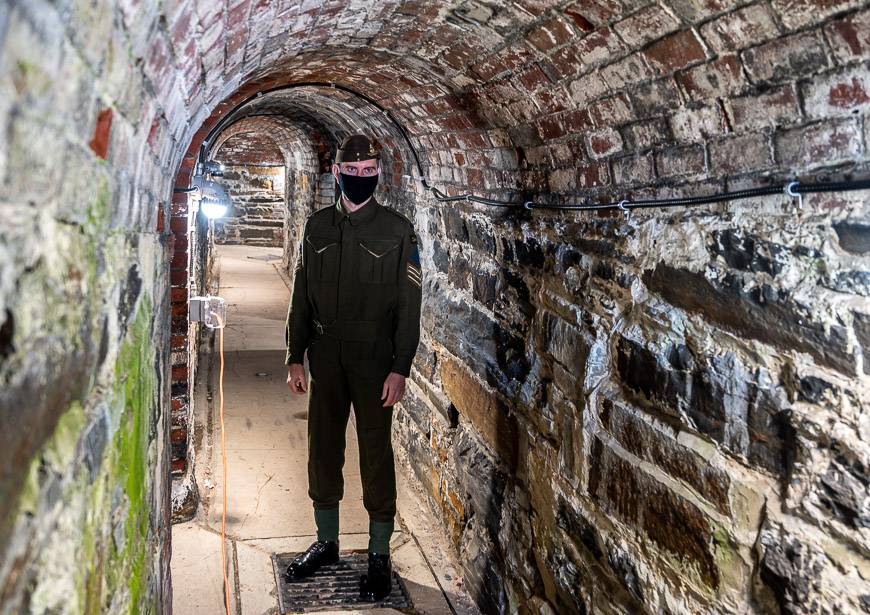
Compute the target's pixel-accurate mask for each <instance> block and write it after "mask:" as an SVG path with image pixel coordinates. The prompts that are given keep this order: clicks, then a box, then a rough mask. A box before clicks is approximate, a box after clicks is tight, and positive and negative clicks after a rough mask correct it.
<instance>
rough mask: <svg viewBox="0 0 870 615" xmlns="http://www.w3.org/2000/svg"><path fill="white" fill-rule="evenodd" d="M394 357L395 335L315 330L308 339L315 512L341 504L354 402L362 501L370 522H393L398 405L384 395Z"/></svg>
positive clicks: (310, 469)
mask: <svg viewBox="0 0 870 615" xmlns="http://www.w3.org/2000/svg"><path fill="white" fill-rule="evenodd" d="M392 361H393V343H392V340H391V339H390V338H381V339H375V340H373V341H366V342H358V341H348V340H341V339H336V338H334V337H330V336H329V335H328V334H315V335H314V338H313V339H312V340H311V341H310V343H309V346H308V368H309V398H308V495H309V496H310V498H311V500H312V502H313V504H314V509H315V517H317V515H318V512H320V513H321V516H322V513H325V512H326V511H330V510H331V509H337V508H338V505H339V502H340V501H341V499H342V497H343V496H344V477H343V476H342V468H343V467H344V460H345V431H346V429H347V421H348V418H349V416H350V408H351V405H353V409H354V416H355V417H356V427H357V438H358V441H359V465H360V475H361V478H362V489H363V504H364V506H365V509H366V511H368V514H369V520H370V524H371V522H376V523H380V524H381V525H383V524H384V523H385V522H389V523H390V524H391V523H392V522H393V519H394V517H395V515H396V475H395V465H394V458H393V447H392V442H391V439H390V431H391V424H392V417H393V406H387V407H384V405H383V404H384V400H383V399H381V393H382V391H383V387H384V380H385V379H386V377H387V375H388V374H389V372H390V367H391V365H392ZM370 527H371V525H370Z"/></svg>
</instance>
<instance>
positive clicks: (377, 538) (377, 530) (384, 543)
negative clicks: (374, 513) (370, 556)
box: [369, 519, 394, 555]
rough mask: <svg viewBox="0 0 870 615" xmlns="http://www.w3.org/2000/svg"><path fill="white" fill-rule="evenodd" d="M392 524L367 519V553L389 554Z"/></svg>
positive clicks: (391, 522) (390, 522) (391, 521)
mask: <svg viewBox="0 0 870 615" xmlns="http://www.w3.org/2000/svg"><path fill="white" fill-rule="evenodd" d="M393 528H394V522H393V520H390V521H373V520H371V519H369V551H371V552H372V553H384V554H387V555H389V553H390V536H391V535H392V534H393Z"/></svg>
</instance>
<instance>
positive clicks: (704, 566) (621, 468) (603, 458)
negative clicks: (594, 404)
mask: <svg viewBox="0 0 870 615" xmlns="http://www.w3.org/2000/svg"><path fill="white" fill-rule="evenodd" d="M587 491H588V493H589V495H590V497H592V499H593V500H594V501H595V502H597V503H599V504H600V505H601V506H602V507H603V508H604V510H605V511H607V512H608V513H610V514H611V515H613V516H614V517H615V518H616V519H617V520H618V521H620V522H621V523H624V524H626V525H627V526H629V527H630V528H633V529H636V530H640V531H642V532H643V533H644V535H645V536H646V537H647V538H648V539H649V540H650V542H652V543H653V544H654V545H656V546H657V547H658V548H660V549H663V550H664V551H667V552H668V553H670V554H672V555H673V556H674V557H676V558H677V560H678V561H680V562H681V564H682V565H683V566H685V567H686V569H689V568H691V569H693V570H694V573H695V575H697V577H698V578H699V579H700V581H701V582H702V583H703V584H705V585H707V586H709V587H711V588H714V589H715V588H717V587H718V586H719V577H720V572H719V569H718V567H717V565H716V561H715V558H714V556H713V552H712V544H713V536H712V532H713V529H712V527H711V525H710V521H709V520H708V519H707V518H706V517H705V516H704V514H703V513H702V512H701V511H700V510H699V509H698V508H697V507H696V506H695V505H694V504H692V503H691V502H689V501H688V500H685V499H683V498H682V497H680V496H679V495H677V494H676V493H674V492H673V491H671V490H669V489H668V488H667V487H665V486H664V485H662V484H661V483H659V482H658V481H656V480H654V479H652V478H651V477H649V476H648V475H647V474H645V473H644V472H643V470H641V469H639V468H638V467H635V466H632V465H631V464H629V463H628V462H627V461H626V460H624V459H623V458H622V457H620V456H619V455H617V454H616V453H614V452H613V451H612V450H611V449H610V448H609V447H608V446H607V445H606V444H604V443H603V442H602V441H601V440H600V439H598V438H595V439H594V440H593V443H592V452H591V459H590V473H589V484H588V488H587ZM674 528H680V531H678V532H677V531H674Z"/></svg>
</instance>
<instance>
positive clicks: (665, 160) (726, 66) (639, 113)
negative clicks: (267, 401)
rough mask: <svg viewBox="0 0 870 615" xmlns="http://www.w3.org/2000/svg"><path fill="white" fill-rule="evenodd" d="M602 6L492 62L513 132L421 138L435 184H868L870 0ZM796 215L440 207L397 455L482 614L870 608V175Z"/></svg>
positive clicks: (689, 191) (551, 187) (487, 97)
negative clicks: (865, 188) (628, 8)
mask: <svg viewBox="0 0 870 615" xmlns="http://www.w3.org/2000/svg"><path fill="white" fill-rule="evenodd" d="M582 4H583V3H578V4H576V5H572V7H571V8H570V9H566V10H564V11H562V12H561V13H560V14H556V15H553V16H552V18H551V19H549V20H546V21H545V22H544V23H542V24H540V26H539V27H537V28H534V29H532V30H531V31H530V32H528V33H527V35H526V40H527V41H528V42H529V43H530V44H531V46H532V47H534V48H536V49H537V50H538V52H534V55H532V57H534V58H536V60H534V61H533V60H530V59H529V57H528V56H529V54H532V53H533V52H529V51H528V49H527V48H525V47H524V48H523V51H522V54H521V53H520V51H518V50H516V49H514V48H513V47H511V46H510V45H509V46H507V47H506V48H505V49H504V50H503V51H502V52H501V53H497V54H495V56H496V57H494V58H491V59H488V60H483V61H481V62H480V63H479V64H478V65H477V66H479V67H481V70H482V69H483V68H485V69H486V74H487V76H488V77H489V78H491V79H492V86H491V87H489V88H487V86H485V85H476V86H474V87H472V88H470V94H471V95H477V96H478V100H479V101H481V102H480V106H479V107H478V111H479V112H480V113H481V114H485V116H486V118H487V120H488V121H490V122H491V123H492V125H493V126H495V127H497V128H501V129H503V132H502V131H499V130H492V131H490V132H489V133H488V135H487V136H488V138H489V139H491V141H490V142H491V143H492V145H493V146H494V147H487V146H486V145H480V146H473V145H471V143H470V139H471V137H470V136H469V137H468V138H469V142H467V141H466V140H465V139H464V138H463V136H462V133H460V135H459V136H457V135H456V132H455V131H454V130H445V131H443V132H441V133H439V134H435V135H432V134H428V135H426V136H425V137H421V138H420V140H421V142H422V143H424V144H427V145H431V146H432V147H431V149H429V151H428V157H429V161H430V163H431V164H432V166H431V167H430V169H429V175H430V177H432V178H438V179H441V180H443V182H444V183H450V182H451V181H452V182H453V183H454V185H455V192H462V191H464V190H473V191H475V192H477V193H479V194H484V195H493V196H496V195H498V194H499V190H498V188H500V187H502V186H504V185H506V184H507V185H509V184H510V180H507V179H505V178H506V177H507V176H512V177H513V178H516V179H515V181H516V182H517V183H516V184H515V185H516V186H517V187H518V188H519V189H520V190H522V191H524V192H522V193H521V194H525V195H538V198H537V200H539V201H544V202H546V201H547V200H548V199H549V201H550V202H552V203H557V204H558V203H572V202H577V201H578V197H577V196H575V195H576V191H581V192H580V196H581V197H582V198H584V199H593V200H594V199H596V198H599V199H602V200H618V199H620V198H623V197H628V198H643V197H656V196H659V197H664V196H671V195H696V194H707V193H713V192H717V191H722V190H725V189H739V188H743V187H749V186H757V185H770V184H773V185H777V184H778V185H784V184H785V182H786V181H788V180H790V179H792V178H799V179H804V178H806V179H810V178H822V179H825V178H840V177H845V178H848V177H854V176H856V175H857V176H866V175H867V172H868V164H867V160H868V157H870V156H868V154H870V149H868V147H870V142H868V135H870V132H868V119H867V118H868V109H870V96H868V92H870V77H868V70H867V63H866V57H867V50H868V43H870V41H868V39H867V38H866V35H865V34H864V33H863V31H864V28H863V25H866V24H868V23H870V17H868V16H870V13H868V12H866V11H865V12H858V13H853V14H846V15H843V16H836V17H833V18H831V17H829V15H831V14H832V13H835V12H836V11H837V10H842V9H846V8H848V6H847V3H844V2H840V3H826V4H825V7H824V8H822V7H818V6H816V7H810V6H809V5H810V4H811V3H791V4H793V5H795V6H791V5H788V6H786V4H787V3H776V2H774V3H772V5H771V4H767V3H740V4H741V5H746V6H734V7H732V6H730V3H719V2H715V3H714V2H705V3H684V2H672V3H669V6H667V7H665V6H663V5H659V4H652V5H649V6H647V7H646V8H643V9H641V10H639V11H637V12H636V13H634V14H632V15H631V16H629V17H617V18H614V14H613V13H612V12H609V10H608V11H605V9H604V8H603V6H604V4H605V3H591V4H590V6H588V7H583V6H582ZM734 4H735V5H736V4H737V3H734ZM856 4H858V3H851V5H856ZM592 5H595V6H594V7H593V6H592ZM604 13H606V16H605V15H604ZM602 24H604V25H602ZM862 24H863V25H862ZM582 32H589V33H588V34H586V35H585V36H584V35H583V34H582ZM859 32H860V34H859ZM578 47H582V48H583V49H584V52H583V55H580V52H579V51H578ZM523 54H525V55H523ZM578 58H582V59H583V61H582V62H581V63H580V65H581V66H582V68H581V74H580V75H579V77H578V75H576V74H574V75H573V77H571V78H569V79H566V78H565V77H564V75H567V74H568V73H569V72H576V70H577V68H576V67H577V63H578ZM533 62H534V63H533ZM530 66H531V67H530ZM478 72H479V73H480V71H478ZM554 81H555V83H556V84H563V87H564V88H565V89H564V93H563V95H562V96H552V95H551V92H552V91H553V90H554V89H555V87H557V86H554ZM566 95H567V96H570V99H571V100H573V101H578V102H579V103H580V104H579V105H578V108H576V109H573V110H571V109H565V107H566V106H567V103H566V102H565V100H566V98H565V96H566ZM541 101H549V103H548V104H550V105H551V107H550V108H551V109H552V110H553V111H555V113H552V114H549V113H548V114H545V113H544V112H543V111H542V110H541V105H542V104H543V103H542V102H541ZM434 106H435V105H434V104H433V107H434ZM449 113H450V111H449V110H446V108H445V118H449V117H450V115H449ZM445 123H446V119H445ZM496 137H497V138H496ZM502 140H503V142H504V143H506V144H507V143H510V145H511V147H498V145H499V142H501V141H502ZM457 141H458V145H457ZM457 174H459V177H460V181H456V177H457ZM441 185H443V184H439V186H441ZM490 187H492V189H491V190H488V188H490ZM542 193H544V194H545V195H546V196H545V197H542V196H540V195H541V194H542ZM798 205H799V204H798V203H797V202H796V201H795V202H793V201H792V200H791V199H788V198H785V197H769V198H758V199H750V200H744V201H740V202H734V203H730V204H720V205H714V206H705V207H700V208H697V209H677V210H670V211H668V210H652V211H643V210H638V211H635V212H634V213H632V214H631V216H630V218H629V219H627V220H624V219H623V218H622V216H621V215H614V214H608V213H606V212H604V213H601V214H594V213H591V214H558V213H554V212H550V211H540V212H533V213H526V212H521V213H513V212H504V210H500V209H495V208H487V207H485V206H478V205H474V204H466V203H462V202H460V203H458V204H433V203H431V201H427V200H425V199H421V201H420V202H418V205H417V207H418V209H417V217H416V219H417V222H418V225H419V226H420V228H421V230H422V232H423V237H422V239H421V244H422V245H423V246H424V248H425V252H426V254H425V257H424V262H423V270H424V279H425V285H424V297H425V304H424V329H425V332H426V335H425V336H424V344H423V346H422V348H421V352H420V354H419V355H418V358H417V361H416V362H415V372H414V374H413V381H412V384H411V385H410V386H409V393H410V398H409V399H408V400H407V401H406V402H405V403H404V404H403V408H404V410H405V412H403V413H400V418H399V421H400V422H401V424H402V427H401V430H400V433H401V438H402V447H400V448H401V449H403V450H404V451H406V453H405V455H404V463H406V464H408V465H409V466H410V467H411V468H412V469H413V470H414V472H415V474H416V476H417V478H418V479H419V480H420V481H421V482H422V483H423V484H424V485H425V486H426V489H427V490H428V492H429V493H430V494H431V500H432V505H433V507H434V508H435V510H437V511H439V512H440V513H441V514H442V515H443V519H444V523H445V529H446V530H447V531H448V533H449V534H450V536H452V537H453V539H454V543H455V545H456V548H457V552H458V553H459V554H460V556H461V557H462V559H463V561H464V563H465V571H466V573H467V575H468V578H467V579H466V580H465V581H466V585H467V586H468V587H470V588H471V589H472V591H473V592H474V593H475V594H476V596H477V597H478V599H479V602H480V604H481V606H482V607H483V608H484V610H486V611H487V612H493V613H495V612H510V611H513V610H515V609H521V610H523V609H528V610H531V611H532V612H552V611H555V612H581V613H582V612H590V613H591V612H631V613H636V612H649V613H677V612H679V613H701V612H717V613H734V612H783V613H794V612H806V613H833V612H849V613H857V612H863V611H865V610H866V609H867V608H868V607H870V560H868V555H870V533H868V527H870V526H868V522H870V517H868V511H870V496H868V493H870V491H868V485H870V477H868V462H870V448H868V445H867V442H868V441H870V440H868V435H870V432H868V426H870V423H868V421H867V416H868V414H867V412H868V407H867V403H868V395H867V393H868V379H867V374H868V373H870V367H868V364H867V361H866V357H867V355H866V352H867V350H866V349H867V347H868V343H870V338H868V336H867V325H866V323H867V322H868V314H870V302H868V299H867V297H868V292H870V291H868V287H867V281H868V279H870V278H868V273H867V271H868V269H870V267H868V265H870V256H868V248H870V246H868V239H867V238H868V236H870V217H868V211H870V210H868V207H867V192H862V193H854V194H845V193H844V194H833V195H818V196H812V197H805V198H804V199H803V203H802V205H803V207H802V208H799V207H798ZM433 409H434V411H433ZM421 459H427V462H426V463H420V460H421Z"/></svg>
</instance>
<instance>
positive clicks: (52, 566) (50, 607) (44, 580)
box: [0, 2, 181, 614]
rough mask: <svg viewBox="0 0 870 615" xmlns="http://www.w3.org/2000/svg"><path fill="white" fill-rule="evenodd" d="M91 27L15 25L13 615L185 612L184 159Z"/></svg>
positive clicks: (2, 76)
mask: <svg viewBox="0 0 870 615" xmlns="http://www.w3.org/2000/svg"><path fill="white" fill-rule="evenodd" d="M91 17H92V18H93V21H89V22H88V23H89V25H90V27H91V28H94V29H95V31H94V32H93V36H92V37H90V38H89V37H87V36H85V30H84V28H85V26H84V24H83V23H81V22H80V21H79V20H80V18H81V15H80V14H79V13H76V14H75V15H65V16H63V17H62V16H61V15H60V13H59V11H58V10H57V8H56V7H55V6H50V5H48V4H44V3H40V2H32V3H31V2H27V3H14V4H13V5H12V6H10V5H9V4H8V3H7V4H4V6H3V7H2V8H0V125H2V126H3V129H2V131H0V135H2V136H0V211H2V212H3V223H2V224H0V520H2V521H0V612H2V613H4V614H5V613H84V612H88V613H98V612H111V613H160V612H168V611H169V600H170V596H171V590H170V579H169V555H170V553H169V548H170V525H169V488H168V484H169V458H170V438H169V434H170V426H169V395H170V391H169V383H170V361H169V329H168V305H169V285H170V280H169V271H168V263H169V261H170V259H171V258H172V247H171V245H170V243H169V241H168V239H169V235H168V228H167V227H166V225H165V223H164V221H165V220H166V219H167V215H166V214H167V213H168V208H167V206H168V199H167V195H168V194H169V193H170V179H171V173H170V171H169V169H171V168H172V167H173V166H175V165H177V163H178V162H179V160H180V157H181V152H175V154H174V156H173V155H171V153H170V152H169V151H167V150H162V149H161V146H160V143H159V142H158V141H153V140H152V141H149V138H148V137H149V133H150V130H151V122H152V119H155V121H156V117H157V115H156V114H155V112H154V107H153V104H152V103H151V101H150V100H148V99H147V96H146V94H145V92H144V91H143V90H142V89H141V88H139V89H137V88H136V87H131V86H130V85H129V84H127V83H126V79H125V78H124V75H125V72H124V71H125V64H124V63H123V62H120V63H119V61H118V58H119V57H123V58H126V57H127V47H126V40H125V39H124V38H122V37H120V36H119V37H116V38H112V39H108V38H107V36H106V34H107V33H108V31H109V28H108V27H106V29H104V30H101V29H100V28H101V26H107V25H108V24H110V23H111V21H110V20H111V18H112V13H111V11H109V10H108V9H102V10H97V11H96V12H95V13H94V14H93V15H92V16H91ZM68 27H69V29H67V28H68ZM118 34H120V32H119V33H118ZM109 49H110V50H111V52H110V53H109V55H108V56H107V50H109ZM109 56H110V59H106V58H107V57H109ZM112 58H114V59H112ZM127 75H128V76H129V73H127ZM164 165H165V167H164Z"/></svg>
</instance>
